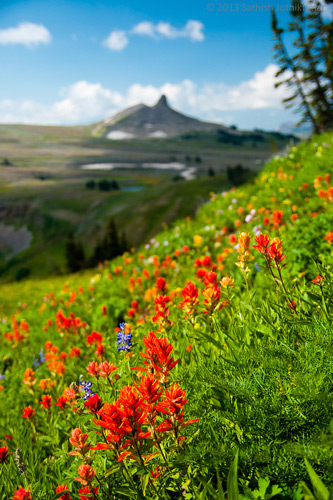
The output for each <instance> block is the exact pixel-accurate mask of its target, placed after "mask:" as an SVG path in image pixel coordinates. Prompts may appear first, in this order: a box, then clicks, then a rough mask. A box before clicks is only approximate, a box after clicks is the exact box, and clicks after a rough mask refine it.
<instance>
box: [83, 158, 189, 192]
mask: <svg viewBox="0 0 333 500" xmlns="http://www.w3.org/2000/svg"><path fill="white" fill-rule="evenodd" d="M80 168H81V170H114V169H116V168H152V169H154V170H176V171H178V172H179V174H180V175H182V176H183V177H184V179H186V180H190V179H195V174H196V170H197V169H196V167H189V166H187V165H186V164H185V163H180V162H169V163H156V162H145V163H120V162H116V163H88V164H86V165H81V167H80ZM138 187H139V186H138ZM141 189H143V188H142V187H141Z"/></svg>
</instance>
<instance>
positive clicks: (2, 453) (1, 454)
mask: <svg viewBox="0 0 333 500" xmlns="http://www.w3.org/2000/svg"><path fill="white" fill-rule="evenodd" d="M9 455H11V453H9V450H8V448H7V446H0V464H4V463H5V462H6V460H7V458H8V457H9Z"/></svg>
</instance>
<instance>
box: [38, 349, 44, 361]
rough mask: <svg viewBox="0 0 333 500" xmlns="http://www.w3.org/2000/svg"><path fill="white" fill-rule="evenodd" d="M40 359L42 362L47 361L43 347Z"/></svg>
mask: <svg viewBox="0 0 333 500" xmlns="http://www.w3.org/2000/svg"><path fill="white" fill-rule="evenodd" d="M39 361H40V363H45V354H44V351H43V348H42V349H41V350H40V353H39Z"/></svg>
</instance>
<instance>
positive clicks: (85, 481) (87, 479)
mask: <svg viewBox="0 0 333 500" xmlns="http://www.w3.org/2000/svg"><path fill="white" fill-rule="evenodd" d="M78 473H79V476H80V477H76V478H75V479H76V481H78V482H79V483H81V484H82V485H83V486H86V485H90V484H91V483H92V482H93V480H94V478H95V476H96V470H95V469H92V468H91V467H90V465H88V464H81V465H80V467H79V468H78Z"/></svg>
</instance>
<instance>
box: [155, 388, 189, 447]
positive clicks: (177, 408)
mask: <svg viewBox="0 0 333 500" xmlns="http://www.w3.org/2000/svg"><path fill="white" fill-rule="evenodd" d="M164 396H165V400H164V401H161V402H159V403H158V404H157V406H156V410H157V411H158V412H161V413H163V414H165V415H168V416H169V417H171V418H167V419H166V420H165V421H164V422H162V424H160V425H159V426H158V428H157V430H158V431H160V432H168V431H173V432H174V435H175V437H176V438H178V432H179V431H180V430H181V429H182V428H183V427H186V426H188V425H190V424H194V423H195V422H198V421H199V419H198V418H197V419H193V420H188V421H187V422H184V418H183V416H184V405H185V404H186V403H187V399H185V398H186V392H185V391H184V390H183V389H182V388H181V387H179V386H178V385H177V384H176V383H173V384H171V386H170V389H165V391H164Z"/></svg>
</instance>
